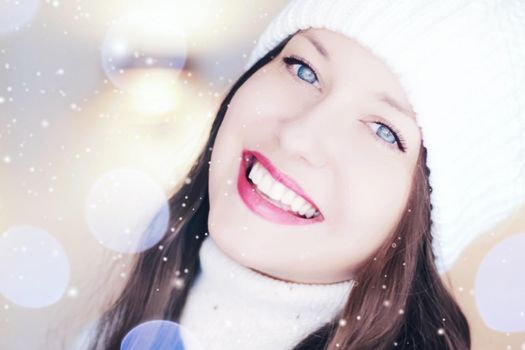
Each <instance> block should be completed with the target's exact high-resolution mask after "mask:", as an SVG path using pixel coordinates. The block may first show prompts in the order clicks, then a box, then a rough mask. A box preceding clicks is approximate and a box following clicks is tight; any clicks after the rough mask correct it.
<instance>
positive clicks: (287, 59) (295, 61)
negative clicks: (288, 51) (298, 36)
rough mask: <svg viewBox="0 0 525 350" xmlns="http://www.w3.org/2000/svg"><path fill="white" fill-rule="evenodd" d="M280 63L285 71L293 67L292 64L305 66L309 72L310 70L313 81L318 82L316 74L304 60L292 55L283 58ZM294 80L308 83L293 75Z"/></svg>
mask: <svg viewBox="0 0 525 350" xmlns="http://www.w3.org/2000/svg"><path fill="white" fill-rule="evenodd" d="M281 62H282V64H283V65H285V66H286V68H287V69H289V67H290V66H293V65H294V64H300V65H303V66H305V67H306V68H308V69H309V70H311V71H312V72H313V73H314V76H315V80H317V81H318V82H319V78H318V75H317V72H316V71H315V69H313V68H312V67H311V66H310V65H309V64H308V63H306V61H305V60H304V59H302V58H299V57H297V56H294V55H291V56H285V57H283V59H282V61H281ZM294 78H296V79H300V80H301V81H302V82H305V83H308V82H307V81H306V80H303V79H301V78H299V77H297V75H294ZM308 84H310V83H308ZM310 85H311V84H310Z"/></svg>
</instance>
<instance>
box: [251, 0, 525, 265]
mask: <svg viewBox="0 0 525 350" xmlns="http://www.w3.org/2000/svg"><path fill="white" fill-rule="evenodd" d="M307 28H326V29H330V30H333V31H336V32H339V33H342V34H345V35H346V36H348V37H352V38H354V39H355V40H357V41H358V42H359V43H360V44H362V45H363V46H365V47H368V48H369V49H370V50H371V51H372V52H373V53H374V54H375V55H377V57H379V58H381V59H382V60H383V61H384V62H385V63H386V64H387V65H388V66H389V67H390V68H391V70H392V71H393V72H394V73H396V74H397V75H398V77H399V79H400V82H401V85H402V86H403V88H404V90H405V92H406V93H407V96H408V98H409V100H410V103H411V105H412V106H413V108H414V112H415V113H416V118H417V122H418V125H419V126H420V128H421V131H422V136H423V144H424V146H425V147H426V148H427V166H428V167H429V168H430V177H429V181H430V186H431V187H432V192H431V194H430V201H431V204H432V206H433V209H432V212H431V218H432V227H431V232H432V234H433V242H434V243H433V251H434V253H435V255H436V266H437V268H438V271H439V273H440V274H443V273H445V272H446V271H447V270H449V269H450V267H451V266H452V265H453V263H454V262H455V261H456V260H457V258H458V257H459V255H460V254H461V252H462V251H463V249H464V248H465V247H466V246H467V245H468V244H469V243H470V242H471V241H472V240H473V239H475V238H476V237H477V236H479V235H480V234H483V233H486V232H488V231H489V230H491V229H493V228H494V227H495V226H496V225H497V224H499V223H501V221H503V220H504V219H506V218H508V217H509V216H510V215H513V214H515V213H516V211H517V210H520V209H521V205H523V204H525V0H439V1H438V0H395V1H393V0H292V1H290V2H289V3H288V4H287V5H286V7H285V8H284V9H283V10H282V11H281V12H280V13H279V14H278V15H277V16H276V17H275V18H274V19H273V20H272V22H271V23H270V24H269V26H268V27H267V28H266V30H265V31H264V32H263V33H262V35H261V37H260V39H259V40H258V42H257V45H256V46H255V48H254V50H253V52H252V53H251V56H250V58H249V60H248V64H247V66H246V67H245V70H248V69H249V68H250V67H251V66H252V65H253V64H254V63H255V62H256V61H257V60H258V59H260V58H261V57H262V56H264V55H265V54H266V53H267V52H268V51H270V50H271V49H273V48H274V47H275V46H277V45H278V44H279V43H280V42H281V41H282V40H283V39H285V38H286V37H287V36H288V35H290V34H293V33H295V32H296V31H297V30H302V29H307Z"/></svg>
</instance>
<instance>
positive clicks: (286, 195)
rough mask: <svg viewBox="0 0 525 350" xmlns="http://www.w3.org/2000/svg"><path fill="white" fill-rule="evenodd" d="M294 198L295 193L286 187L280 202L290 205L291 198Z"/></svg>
mask: <svg viewBox="0 0 525 350" xmlns="http://www.w3.org/2000/svg"><path fill="white" fill-rule="evenodd" d="M294 198H295V193H294V192H293V191H292V190H289V189H286V191H285V192H284V195H283V196H282V198H281V202H283V203H284V204H287V205H290V204H292V201H293V199H294Z"/></svg>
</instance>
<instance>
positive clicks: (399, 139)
mask: <svg viewBox="0 0 525 350" xmlns="http://www.w3.org/2000/svg"><path fill="white" fill-rule="evenodd" d="M373 123H377V124H379V125H383V126H384V127H386V128H388V129H390V132H391V133H392V134H393V135H394V138H395V139H396V142H397V145H398V149H399V150H400V151H401V152H406V142H405V139H404V138H403V136H401V133H400V132H399V131H398V130H397V129H396V128H395V127H394V126H393V125H391V124H389V123H387V122H380V121H374V122H373ZM375 136H377V135H375ZM375 139H376V140H377V141H378V142H381V143H382V144H383V145H385V146H386V147H389V148H390V146H389V145H391V143H388V142H386V141H384V140H383V139H381V138H380V137H375ZM385 143H387V144H385Z"/></svg>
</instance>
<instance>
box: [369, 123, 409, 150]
mask: <svg viewBox="0 0 525 350" xmlns="http://www.w3.org/2000/svg"><path fill="white" fill-rule="evenodd" d="M372 124H375V125H378V126H377V127H374V128H372V130H374V133H375V134H376V135H377V136H379V137H380V138H381V139H383V140H385V141H386V142H387V143H389V144H392V145H393V144H396V143H397V145H398V148H399V149H400V150H401V151H402V152H405V150H406V146H405V141H404V140H403V139H402V137H401V134H400V133H399V132H397V133H396V132H395V131H394V127H392V126H387V125H385V124H383V123H381V122H372Z"/></svg>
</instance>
